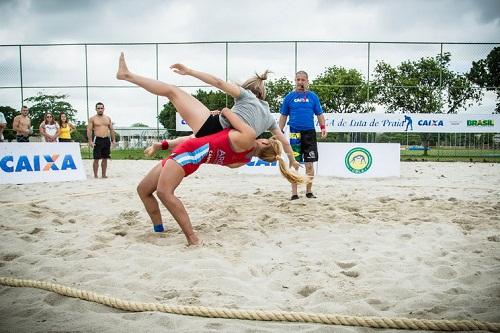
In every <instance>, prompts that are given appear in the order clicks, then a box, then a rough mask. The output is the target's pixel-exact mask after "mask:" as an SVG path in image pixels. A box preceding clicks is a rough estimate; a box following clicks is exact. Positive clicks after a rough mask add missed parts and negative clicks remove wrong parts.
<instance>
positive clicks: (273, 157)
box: [257, 136, 312, 184]
mask: <svg viewBox="0 0 500 333" xmlns="http://www.w3.org/2000/svg"><path fill="white" fill-rule="evenodd" d="M269 143H270V145H269V146H266V147H264V148H262V149H261V150H260V151H259V152H258V153H257V157H258V158H260V159H261V160H264V161H266V162H275V161H278V164H279V167H280V172H281V174H282V175H283V177H285V178H286V180H288V181H289V182H290V183H292V184H308V183H310V182H312V177H310V176H301V175H298V174H296V173H295V172H292V171H290V169H288V168H287V166H286V162H285V161H284V160H283V158H282V157H281V153H282V152H283V146H282V145H281V142H279V141H278V140H277V139H276V137H274V136H273V137H271V138H270V139H269Z"/></svg>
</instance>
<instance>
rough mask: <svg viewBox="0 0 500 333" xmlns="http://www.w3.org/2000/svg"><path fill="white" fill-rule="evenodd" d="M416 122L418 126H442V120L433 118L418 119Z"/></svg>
mask: <svg viewBox="0 0 500 333" xmlns="http://www.w3.org/2000/svg"><path fill="white" fill-rule="evenodd" d="M418 124H419V125H420V126H444V123H443V121H442V120H434V119H430V120H425V119H420V120H419V121H418Z"/></svg>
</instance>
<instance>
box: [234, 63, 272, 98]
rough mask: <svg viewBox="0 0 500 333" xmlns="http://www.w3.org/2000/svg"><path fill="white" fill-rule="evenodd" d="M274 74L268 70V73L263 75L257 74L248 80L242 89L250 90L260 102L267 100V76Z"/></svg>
mask: <svg viewBox="0 0 500 333" xmlns="http://www.w3.org/2000/svg"><path fill="white" fill-rule="evenodd" d="M269 73H272V72H271V71H270V70H268V69H266V71H265V72H264V73H262V74H260V75H259V74H257V73H255V75H254V76H252V77H251V78H249V79H248V80H246V81H245V82H244V83H243V84H242V85H241V87H242V88H243V89H248V90H250V91H251V92H253V93H254V95H255V96H257V98H258V99H260V100H265V99H266V88H265V86H264V81H265V80H267V75H268V74H269Z"/></svg>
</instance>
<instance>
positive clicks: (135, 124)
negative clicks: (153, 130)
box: [130, 123, 149, 127]
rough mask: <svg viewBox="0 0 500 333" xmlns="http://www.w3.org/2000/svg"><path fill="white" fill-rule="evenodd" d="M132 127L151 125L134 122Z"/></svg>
mask: <svg viewBox="0 0 500 333" xmlns="http://www.w3.org/2000/svg"><path fill="white" fill-rule="evenodd" d="M130 127H149V126H148V125H146V124H143V123H134V124H132V125H130Z"/></svg>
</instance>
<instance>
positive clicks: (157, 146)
mask: <svg viewBox="0 0 500 333" xmlns="http://www.w3.org/2000/svg"><path fill="white" fill-rule="evenodd" d="M160 149H161V143H153V144H152V145H151V146H149V147H148V148H146V149H144V155H146V156H153V155H154V154H155V153H156V152H157V151H158V150H160Z"/></svg>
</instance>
